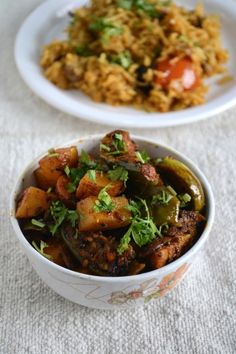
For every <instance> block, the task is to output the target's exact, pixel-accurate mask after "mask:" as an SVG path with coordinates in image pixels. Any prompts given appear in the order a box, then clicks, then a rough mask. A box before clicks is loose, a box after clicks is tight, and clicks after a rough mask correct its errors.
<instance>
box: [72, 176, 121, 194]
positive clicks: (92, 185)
mask: <svg viewBox="0 0 236 354" xmlns="http://www.w3.org/2000/svg"><path fill="white" fill-rule="evenodd" d="M108 184H109V187H108V188H107V190H106V191H107V193H108V194H109V195H110V196H112V197H115V196H117V195H119V194H121V193H122V192H123V190H124V183H123V182H122V181H111V180H110V179H109V178H108V176H107V173H104V172H100V171H96V178H95V180H92V179H91V178H90V174H89V172H87V173H86V174H85V175H84V177H83V178H82V179H81V180H80V183H79V185H78V188H77V191H76V197H77V199H84V198H87V197H89V196H92V195H94V196H96V195H98V194H99V192H100V191H101V189H103V188H104V187H106V186H107V185H108Z"/></svg>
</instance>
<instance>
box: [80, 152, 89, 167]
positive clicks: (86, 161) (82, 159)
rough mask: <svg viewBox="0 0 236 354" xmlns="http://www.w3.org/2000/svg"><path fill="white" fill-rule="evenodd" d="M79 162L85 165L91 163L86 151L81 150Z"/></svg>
mask: <svg viewBox="0 0 236 354" xmlns="http://www.w3.org/2000/svg"><path fill="white" fill-rule="evenodd" d="M79 161H80V162H81V163H83V164H85V165H89V164H90V162H91V158H90V156H89V154H88V153H87V152H86V151H84V150H81V153H80V159H79Z"/></svg>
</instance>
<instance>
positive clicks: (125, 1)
mask: <svg viewBox="0 0 236 354" xmlns="http://www.w3.org/2000/svg"><path fill="white" fill-rule="evenodd" d="M117 6H118V7H121V8H122V9H125V10H131V8H132V6H133V0H117Z"/></svg>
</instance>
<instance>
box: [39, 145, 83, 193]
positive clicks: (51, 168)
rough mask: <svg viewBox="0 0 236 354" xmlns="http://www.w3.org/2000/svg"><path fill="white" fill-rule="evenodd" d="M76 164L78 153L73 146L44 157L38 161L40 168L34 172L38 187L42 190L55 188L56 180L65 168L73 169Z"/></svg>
mask: <svg viewBox="0 0 236 354" xmlns="http://www.w3.org/2000/svg"><path fill="white" fill-rule="evenodd" d="M77 163H78V151H77V148H76V147H75V146H71V147H68V148H61V149H56V150H55V156H54V153H53V155H52V156H50V155H49V156H45V157H43V158H42V159H41V160H40V161H39V165H40V167H39V168H37V169H36V170H35V171H34V175H35V178H36V181H37V183H38V186H39V187H40V188H42V189H44V190H47V189H48V188H49V187H55V186H56V183H57V180H58V178H59V177H60V176H62V174H63V173H64V168H65V166H69V167H75V166H76V165H77Z"/></svg>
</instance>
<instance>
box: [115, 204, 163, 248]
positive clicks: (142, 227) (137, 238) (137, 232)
mask: <svg viewBox="0 0 236 354" xmlns="http://www.w3.org/2000/svg"><path fill="white" fill-rule="evenodd" d="M127 208H128V210H130V211H131V212H132V214H133V217H132V222H131V224H130V227H129V229H128V230H127V231H126V233H125V234H124V236H123V237H122V238H121V240H120V244H119V246H118V248H117V252H118V253H119V254H122V253H123V252H125V251H126V250H127V249H128V247H129V243H130V241H131V238H132V239H133V240H134V242H135V243H136V244H137V245H138V246H139V247H142V246H144V245H146V244H147V243H150V242H151V241H153V240H154V239H155V238H156V237H157V236H159V237H161V236H162V234H161V230H160V229H158V228H157V227H156V225H155V224H154V222H153V219H152V218H151V216H150V213H149V209H148V206H147V203H146V201H145V200H144V199H139V200H138V201H133V200H131V201H130V203H129V205H128V207H127ZM143 214H145V216H143Z"/></svg>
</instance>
